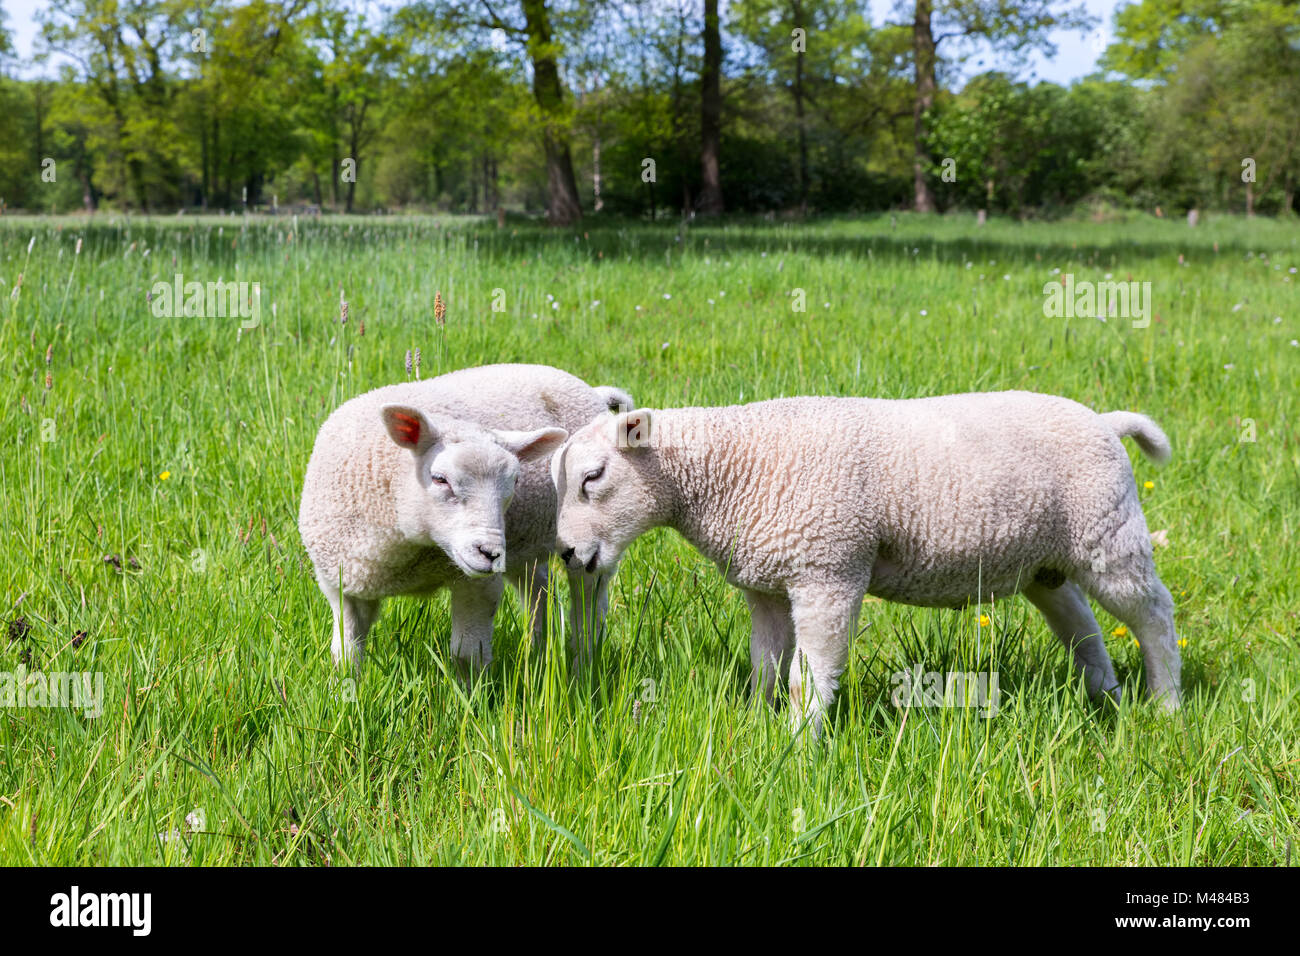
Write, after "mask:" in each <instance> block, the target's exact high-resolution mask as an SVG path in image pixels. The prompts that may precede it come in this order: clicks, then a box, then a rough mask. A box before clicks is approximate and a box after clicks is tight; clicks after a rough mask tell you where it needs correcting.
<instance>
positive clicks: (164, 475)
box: [158, 471, 172, 481]
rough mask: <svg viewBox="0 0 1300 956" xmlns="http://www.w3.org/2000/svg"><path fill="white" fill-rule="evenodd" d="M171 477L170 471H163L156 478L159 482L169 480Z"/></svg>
mask: <svg viewBox="0 0 1300 956" xmlns="http://www.w3.org/2000/svg"><path fill="white" fill-rule="evenodd" d="M171 476H172V473H171V472H170V471H164V472H163V473H162V474H161V475H159V476H158V480H159V481H166V480H167V479H168V478H170V477H171Z"/></svg>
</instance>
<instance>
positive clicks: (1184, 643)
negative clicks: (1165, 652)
mask: <svg viewBox="0 0 1300 956" xmlns="http://www.w3.org/2000/svg"><path fill="white" fill-rule="evenodd" d="M1178 646H1179V647H1186V646H1187V638H1185V637H1180V638H1179V639H1178Z"/></svg>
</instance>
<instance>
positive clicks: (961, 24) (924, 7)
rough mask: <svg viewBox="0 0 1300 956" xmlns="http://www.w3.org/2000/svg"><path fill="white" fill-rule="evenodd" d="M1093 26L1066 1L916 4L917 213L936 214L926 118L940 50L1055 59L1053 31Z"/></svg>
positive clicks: (946, 0) (914, 170)
mask: <svg viewBox="0 0 1300 956" xmlns="http://www.w3.org/2000/svg"><path fill="white" fill-rule="evenodd" d="M1092 22H1093V21H1092V18H1091V17H1089V16H1088V14H1087V11H1086V10H1085V9H1084V8H1083V7H1081V6H1080V7H1076V8H1073V9H1065V8H1063V7H1062V0H937V2H936V0H915V4H914V7H913V16H912V61H913V68H914V70H915V84H916V94H915V101H914V103H913V127H912V130H913V158H912V174H913V188H914V192H913V207H914V208H915V209H916V211H917V212H933V211H935V202H934V194H933V193H932V192H931V190H930V185H929V182H928V179H927V176H926V174H927V171H928V170H929V169H930V167H931V165H932V160H931V157H930V152H929V147H928V143H927V130H926V114H927V113H928V112H929V110H930V109H931V108H932V107H933V106H934V98H935V91H936V90H937V89H938V78H937V74H938V64H939V62H940V61H939V47H940V45H941V44H942V43H943V42H944V41H946V40H954V41H956V42H957V43H958V44H959V46H960V45H961V44H962V43H966V44H969V43H972V42H974V41H984V42H987V43H989V44H991V45H993V46H994V47H997V48H999V49H1002V50H1005V51H1009V52H1011V53H1014V54H1023V53H1025V52H1026V51H1027V50H1029V49H1032V48H1037V49H1041V50H1045V51H1047V52H1048V53H1049V54H1054V53H1055V52H1056V51H1055V47H1054V46H1053V45H1052V44H1051V43H1050V42H1049V41H1048V39H1047V36H1048V34H1049V33H1050V32H1051V31H1052V30H1055V29H1061V28H1065V29H1086V28H1087V27H1088V26H1089V25H1090V24H1091V23H1092ZM936 26H937V28H938V31H939V32H938V33H937V34H936V32H935V31H936ZM959 53H960V50H959Z"/></svg>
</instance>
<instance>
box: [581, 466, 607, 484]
mask: <svg viewBox="0 0 1300 956" xmlns="http://www.w3.org/2000/svg"><path fill="white" fill-rule="evenodd" d="M604 473H605V466H604V465H601V466H600V467H599V468H593V469H592V470H591V471H589V472H587V473H586V474H585V475H583V476H582V485H583V487H584V488H585V487H586V486H587V482H589V481H595V480H596V479H597V478H599V477H600V476H601V475H603V474H604Z"/></svg>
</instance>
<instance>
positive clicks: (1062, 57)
mask: <svg viewBox="0 0 1300 956" xmlns="http://www.w3.org/2000/svg"><path fill="white" fill-rule="evenodd" d="M896 2H897V0H868V3H869V5H870V8H871V20H872V22H873V23H882V22H884V21H886V20H888V19H890V15H891V13H892V12H893V8H894V6H895V5H896ZM1083 2H1084V5H1085V6H1086V7H1087V8H1088V11H1089V12H1090V13H1091V14H1092V15H1093V16H1094V17H1097V18H1098V19H1099V23H1100V28H1099V29H1096V30H1094V31H1093V32H1092V33H1091V34H1089V35H1087V36H1084V35H1082V34H1079V33H1065V32H1057V33H1055V34H1053V35H1052V42H1053V43H1055V44H1056V46H1057V55H1056V57H1055V58H1054V59H1052V60H1048V59H1047V58H1046V57H1044V56H1043V55H1042V54H1039V53H1035V54H1034V55H1033V56H1032V57H1031V58H1030V60H1029V64H1028V66H1027V67H1026V68H1025V70H1024V72H1023V73H1022V74H1021V78H1022V79H1036V80H1051V81H1052V82H1053V83H1060V84H1063V85H1064V84H1068V83H1070V82H1071V81H1072V80H1077V79H1079V78H1080V77H1083V76H1087V75H1088V74H1089V73H1091V72H1093V70H1094V68H1095V65H1096V62H1097V55H1098V53H1099V52H1100V51H1101V50H1102V49H1103V48H1104V47H1105V41H1106V39H1107V38H1108V36H1109V33H1110V27H1111V15H1112V14H1113V13H1114V12H1115V8H1116V7H1117V6H1120V5H1121V4H1122V3H1123V2H1124V0H1083ZM44 6H45V0H0V7H3V9H4V11H5V13H6V14H8V19H7V25H8V27H9V30H10V32H11V34H12V35H13V38H14V45H15V46H16V47H17V49H18V55H19V56H20V57H22V58H24V59H26V58H27V57H29V56H31V52H32V45H33V41H34V40H35V38H36V33H37V29H38V24H37V23H36V13H37V11H38V10H40V9H41V8H42V7H44ZM979 59H980V58H979V57H978V56H977V57H975V58H974V59H973V60H972V61H971V62H970V64H969V65H968V67H967V69H966V71H965V74H966V75H973V74H975V73H979V72H983V71H984V70H986V69H996V68H998V67H1000V66H1004V65H1006V64H1005V63H1004V62H1003V61H1002V60H1001V59H1000V58H999V57H997V56H992V55H990V56H986V57H984V65H983V66H979V64H978V60H979ZM1030 71H1032V72H1033V75H1032V76H1030ZM43 72H48V71H43ZM21 73H22V75H25V76H26V75H31V73H32V71H31V70H30V69H26V70H23V71H21Z"/></svg>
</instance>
